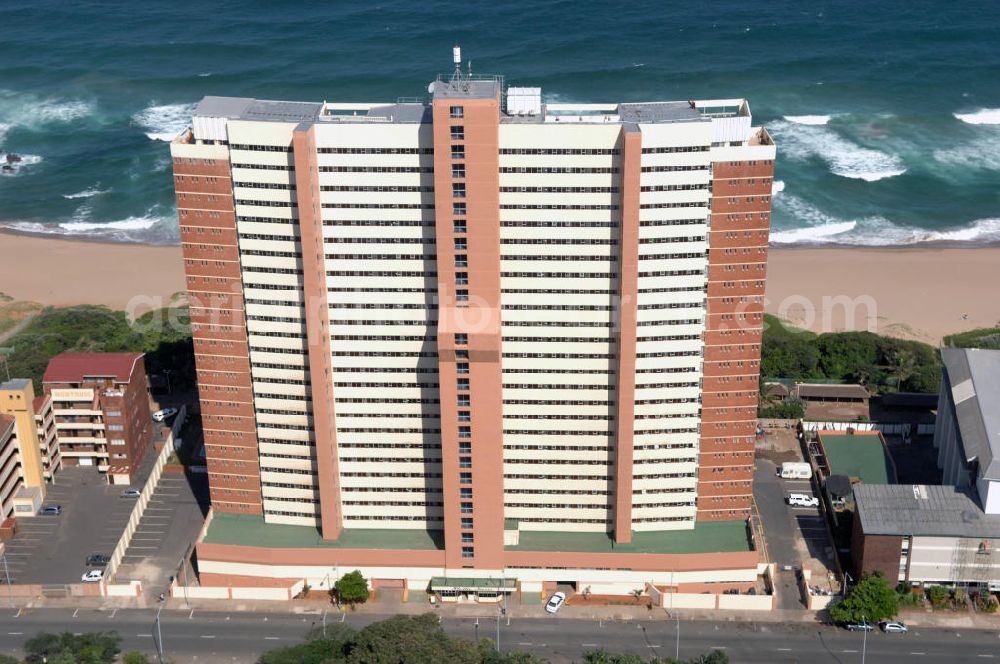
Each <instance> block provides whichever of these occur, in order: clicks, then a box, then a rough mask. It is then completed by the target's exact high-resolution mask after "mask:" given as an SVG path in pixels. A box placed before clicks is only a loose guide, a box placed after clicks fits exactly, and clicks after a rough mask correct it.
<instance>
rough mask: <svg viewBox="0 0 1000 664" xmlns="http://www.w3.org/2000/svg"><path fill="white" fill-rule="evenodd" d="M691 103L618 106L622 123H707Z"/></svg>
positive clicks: (651, 103)
mask: <svg viewBox="0 0 1000 664" xmlns="http://www.w3.org/2000/svg"><path fill="white" fill-rule="evenodd" d="M692 103H693V102H687V101H659V102H645V103H640V104H619V105H618V114H619V115H620V116H621V119H622V122H635V123H638V124H648V123H651V122H709V121H710V118H708V117H705V116H704V115H702V114H701V112H700V111H699V110H698V108H697V107H696V106H693V105H692Z"/></svg>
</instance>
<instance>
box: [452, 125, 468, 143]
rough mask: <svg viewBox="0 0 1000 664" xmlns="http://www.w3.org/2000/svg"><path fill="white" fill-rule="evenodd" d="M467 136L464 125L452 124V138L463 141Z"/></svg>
mask: <svg viewBox="0 0 1000 664" xmlns="http://www.w3.org/2000/svg"><path fill="white" fill-rule="evenodd" d="M464 138H465V127H463V126H462V125H452V126H451V140H453V141H461V140H462V139H464Z"/></svg>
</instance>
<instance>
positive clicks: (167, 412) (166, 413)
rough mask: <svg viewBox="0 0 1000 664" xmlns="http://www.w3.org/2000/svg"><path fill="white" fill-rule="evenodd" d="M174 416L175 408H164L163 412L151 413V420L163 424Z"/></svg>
mask: <svg viewBox="0 0 1000 664" xmlns="http://www.w3.org/2000/svg"><path fill="white" fill-rule="evenodd" d="M176 414H177V409H176V408H164V409H163V410H158V411H156V412H155V413H153V419H154V420H156V421H157V422H163V421H164V420H166V419H167V418H168V417H173V416H174V415H176Z"/></svg>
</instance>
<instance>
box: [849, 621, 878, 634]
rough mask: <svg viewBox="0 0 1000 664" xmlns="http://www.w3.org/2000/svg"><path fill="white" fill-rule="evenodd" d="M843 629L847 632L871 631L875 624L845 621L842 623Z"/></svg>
mask: <svg viewBox="0 0 1000 664" xmlns="http://www.w3.org/2000/svg"><path fill="white" fill-rule="evenodd" d="M844 629H846V630H847V631H848V632H871V631H873V630H874V629H875V625H872V624H871V623H847V624H846V625H844Z"/></svg>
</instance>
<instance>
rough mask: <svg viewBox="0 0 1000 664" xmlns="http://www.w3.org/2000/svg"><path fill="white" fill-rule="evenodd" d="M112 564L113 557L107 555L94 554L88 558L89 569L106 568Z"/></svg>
mask: <svg viewBox="0 0 1000 664" xmlns="http://www.w3.org/2000/svg"><path fill="white" fill-rule="evenodd" d="M110 562H111V556H109V555H108V554H106V553H92V554H90V555H89V556H87V567H104V566H105V565H107V564H108V563H110Z"/></svg>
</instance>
